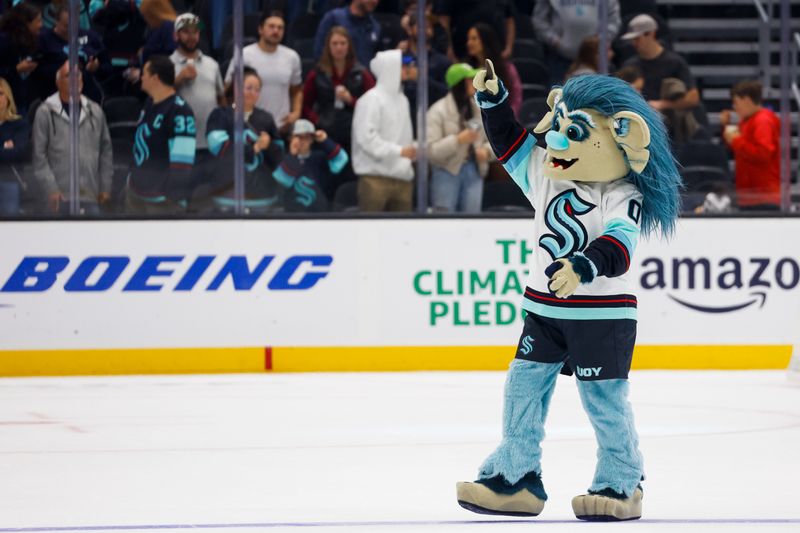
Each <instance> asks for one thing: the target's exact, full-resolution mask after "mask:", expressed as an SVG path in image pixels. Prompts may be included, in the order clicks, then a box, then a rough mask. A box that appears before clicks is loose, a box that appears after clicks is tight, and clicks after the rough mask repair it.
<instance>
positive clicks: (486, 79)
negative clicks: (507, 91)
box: [472, 59, 500, 96]
mask: <svg viewBox="0 0 800 533" xmlns="http://www.w3.org/2000/svg"><path fill="white" fill-rule="evenodd" d="M472 86H473V87H475V89H477V90H478V91H480V92H488V93H489V94H491V95H492V96H495V95H497V93H499V92H500V83H499V80H498V78H497V75H496V74H495V73H494V64H492V60H491V59H487V60H486V68H482V69H481V70H479V71H478V73H477V74H475V77H474V78H472Z"/></svg>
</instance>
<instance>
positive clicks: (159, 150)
mask: <svg viewBox="0 0 800 533" xmlns="http://www.w3.org/2000/svg"><path fill="white" fill-rule="evenodd" d="M142 90H143V91H144V92H145V93H147V96H148V98H147V100H146V101H145V103H144V109H142V115H141V118H140V119H139V125H138V127H137V128H136V135H135V142H134V146H133V161H134V166H133V168H132V169H131V174H130V177H129V179H128V189H127V193H126V197H125V210H126V211H127V212H128V213H131V214H137V215H155V216H159V215H172V214H176V213H181V212H183V211H184V210H185V208H186V202H187V198H188V196H189V193H190V183H191V176H192V168H193V166H194V151H195V142H196V141H195V134H196V127H195V122H194V113H193V112H192V108H191V107H189V105H188V104H187V103H186V101H185V100H184V99H183V98H181V97H180V96H178V95H177V94H176V93H175V66H174V65H173V64H172V61H170V59H169V58H168V57H167V56H162V55H154V56H150V59H149V60H148V61H147V63H145V65H144V67H143V68H142Z"/></svg>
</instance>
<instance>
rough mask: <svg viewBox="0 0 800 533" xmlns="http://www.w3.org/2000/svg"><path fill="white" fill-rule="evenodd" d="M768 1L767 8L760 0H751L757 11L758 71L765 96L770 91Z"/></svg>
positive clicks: (770, 4)
mask: <svg viewBox="0 0 800 533" xmlns="http://www.w3.org/2000/svg"><path fill="white" fill-rule="evenodd" d="M768 1H769V8H768V9H767V8H765V7H764V3H763V2H762V0H753V4H755V8H756V11H758V71H759V74H760V76H759V77H760V78H761V85H762V86H763V87H764V91H765V96H770V95H771V93H772V83H771V79H770V74H769V44H770V42H771V38H770V14H771V12H772V2H771V0H768Z"/></svg>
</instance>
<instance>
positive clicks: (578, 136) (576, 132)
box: [567, 124, 586, 141]
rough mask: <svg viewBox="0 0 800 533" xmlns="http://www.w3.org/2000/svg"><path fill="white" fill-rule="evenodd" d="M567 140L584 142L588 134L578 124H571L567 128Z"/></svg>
mask: <svg viewBox="0 0 800 533" xmlns="http://www.w3.org/2000/svg"><path fill="white" fill-rule="evenodd" d="M567 138H568V139H569V140H571V141H582V140H584V139H585V138H586V132H585V131H584V129H583V128H582V127H580V126H578V125H577V124H570V125H569V127H568V128H567Z"/></svg>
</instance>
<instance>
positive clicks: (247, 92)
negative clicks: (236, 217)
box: [206, 67, 283, 214]
mask: <svg viewBox="0 0 800 533" xmlns="http://www.w3.org/2000/svg"><path fill="white" fill-rule="evenodd" d="M260 94H261V78H259V76H258V73H257V72H256V71H255V70H253V69H252V68H249V67H245V68H244V119H245V125H244V126H245V129H244V166H245V189H244V193H245V200H244V206H245V209H247V211H248V212H249V213H250V214H265V213H267V212H269V211H270V210H271V209H272V208H274V207H276V206H277V205H278V204H279V202H280V192H281V191H279V190H278V186H277V184H276V183H275V180H273V179H272V171H273V170H274V169H275V168H276V167H277V166H278V163H280V160H281V157H282V156H283V141H281V140H280V137H279V135H278V128H277V126H276V124H275V119H274V117H273V116H272V115H271V114H269V113H268V112H266V111H264V110H263V109H261V108H259V107H256V102H258V98H259V96H260ZM225 96H226V98H227V99H228V101H229V102H233V85H232V84H229V85H228V88H227V90H226V91H225ZM234 112H235V110H234V107H233V104H232V105H228V106H225V107H218V108H216V109H215V110H214V111H212V112H211V115H209V117H208V123H207V124H206V138H207V139H208V150H209V151H210V152H211V154H212V155H213V156H214V157H215V158H216V165H215V166H216V171H215V172H214V173H213V177H212V178H211V191H212V195H213V200H214V205H215V207H216V208H217V210H219V211H223V212H225V211H232V210H233V207H234V205H235V199H234V195H233V192H234V181H233V179H234V178H233V123H234Z"/></svg>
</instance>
